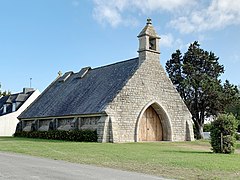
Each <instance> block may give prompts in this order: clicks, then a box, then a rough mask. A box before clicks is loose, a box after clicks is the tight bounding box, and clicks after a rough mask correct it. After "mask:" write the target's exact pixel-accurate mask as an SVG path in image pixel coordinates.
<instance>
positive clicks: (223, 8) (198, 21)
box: [170, 0, 240, 33]
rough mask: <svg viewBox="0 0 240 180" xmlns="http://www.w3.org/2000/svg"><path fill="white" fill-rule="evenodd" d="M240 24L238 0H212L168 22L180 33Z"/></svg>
mask: <svg viewBox="0 0 240 180" xmlns="http://www.w3.org/2000/svg"><path fill="white" fill-rule="evenodd" d="M234 24H240V0H212V1H211V3H210V4H208V5H205V6H202V8H201V9H198V10H196V9H193V10H192V11H191V12H189V13H187V14H183V15H181V16H180V17H177V18H176V19H173V20H172V21H171V22H170V25H171V26H172V27H174V28H175V29H178V30H179V31H180V32H182V33H192V32H202V31H206V30H212V29H220V28H224V27H227V26H229V25H234Z"/></svg>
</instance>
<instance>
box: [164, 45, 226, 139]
mask: <svg viewBox="0 0 240 180" xmlns="http://www.w3.org/2000/svg"><path fill="white" fill-rule="evenodd" d="M218 60H219V58H218V57H216V56H215V54H214V53H213V52H208V51H205V50H203V49H201V48H200V44H199V43H198V42H197V41H195V42H194V43H192V44H190V46H189V48H188V50H187V52H186V53H185V54H184V56H182V54H181V52H180V50H177V51H176V52H175V53H173V54H172V58H171V59H170V60H168V61H167V63H166V70H167V72H168V75H169V78H170V79H171V80H172V82H173V84H174V85H175V86H176V89H177V90H178V92H179V93H180V95H181V97H182V98H183V100H184V102H185V103H186V105H187V107H188V109H189V110H190V112H191V114H192V120H193V122H194V124H195V127H196V137H197V139H201V138H203V126H204V121H205V119H206V118H207V117H210V116H211V115H217V114H218V112H219V111H221V110H222V109H221V107H222V104H221V98H220V95H221V94H222V93H221V92H222V86H221V81H220V80H219V77H220V75H221V74H222V73H223V72H224V67H223V65H221V64H219V62H218Z"/></svg>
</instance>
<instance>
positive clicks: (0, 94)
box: [0, 83, 11, 98]
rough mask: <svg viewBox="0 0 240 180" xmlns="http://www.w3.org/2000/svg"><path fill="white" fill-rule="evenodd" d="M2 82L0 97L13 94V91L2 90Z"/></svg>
mask: <svg viewBox="0 0 240 180" xmlns="http://www.w3.org/2000/svg"><path fill="white" fill-rule="evenodd" d="M1 87H2V86H1V83H0V98H1V97H2V96H7V95H10V94H11V92H10V91H1Z"/></svg>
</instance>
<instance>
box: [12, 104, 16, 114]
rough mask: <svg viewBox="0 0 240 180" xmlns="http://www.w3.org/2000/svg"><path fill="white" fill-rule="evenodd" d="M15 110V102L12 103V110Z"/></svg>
mask: <svg viewBox="0 0 240 180" xmlns="http://www.w3.org/2000/svg"><path fill="white" fill-rule="evenodd" d="M14 111H16V103H12V112H14Z"/></svg>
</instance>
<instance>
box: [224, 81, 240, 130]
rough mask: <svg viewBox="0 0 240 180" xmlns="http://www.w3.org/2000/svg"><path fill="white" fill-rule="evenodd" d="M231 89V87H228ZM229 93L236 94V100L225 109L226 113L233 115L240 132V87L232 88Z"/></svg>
mask: <svg viewBox="0 0 240 180" xmlns="http://www.w3.org/2000/svg"><path fill="white" fill-rule="evenodd" d="M228 87H229V86H228ZM229 89H230V90H228V91H227V92H232V93H234V91H235V92H237V93H236V96H235V98H234V99H233V100H232V103H231V104H229V105H228V106H226V107H225V112H226V113H232V114H233V115H234V116H235V118H236V119H237V121H238V129H237V130H238V132H240V87H238V88H237V86H230V88H229Z"/></svg>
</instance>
